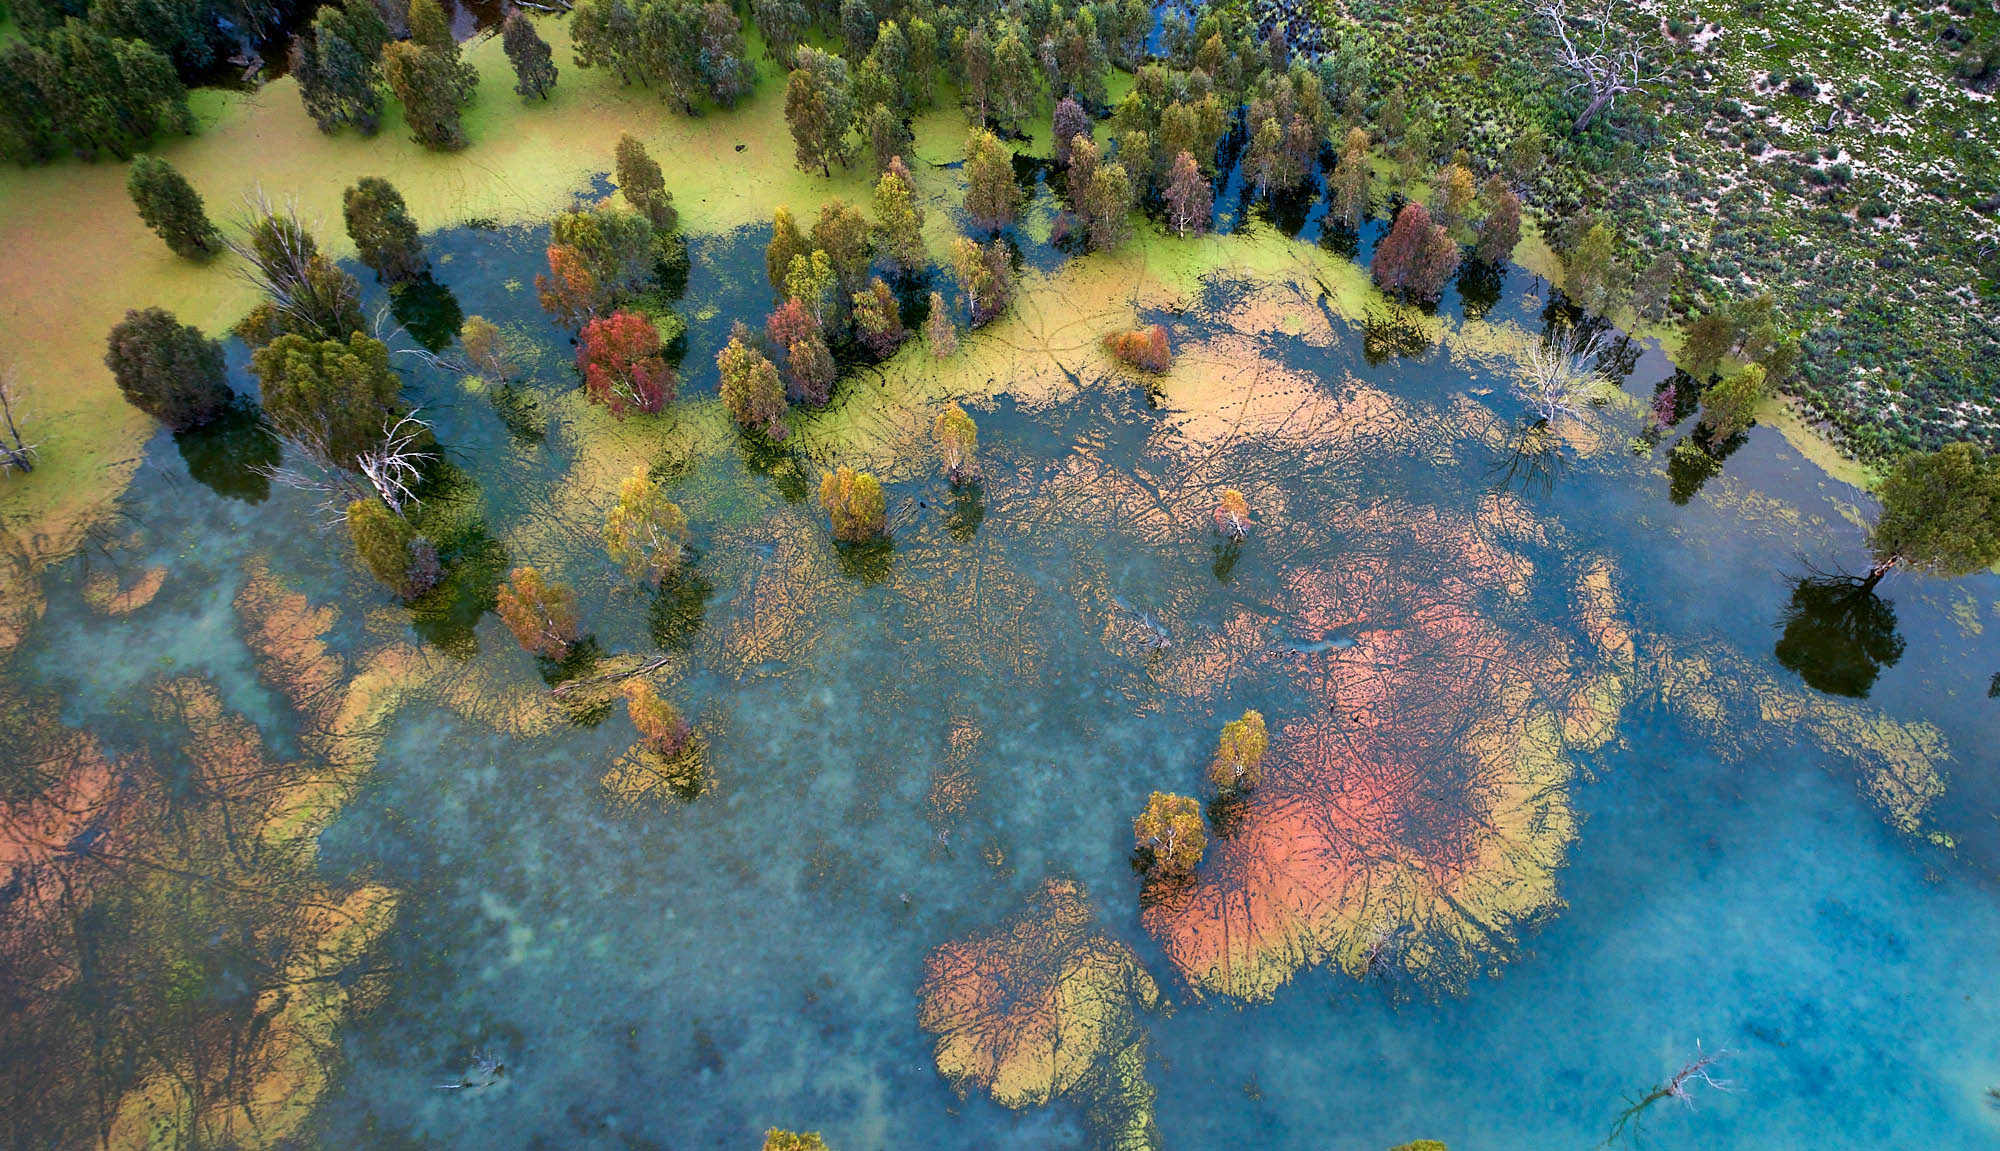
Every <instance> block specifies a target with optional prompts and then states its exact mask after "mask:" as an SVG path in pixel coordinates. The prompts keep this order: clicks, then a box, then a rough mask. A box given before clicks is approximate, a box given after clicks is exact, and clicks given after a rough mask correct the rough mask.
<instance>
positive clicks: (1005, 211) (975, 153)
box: [965, 129, 1021, 231]
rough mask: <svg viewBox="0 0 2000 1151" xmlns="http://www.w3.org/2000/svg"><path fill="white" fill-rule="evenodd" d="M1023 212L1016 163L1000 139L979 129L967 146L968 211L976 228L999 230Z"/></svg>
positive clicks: (966, 201)
mask: <svg viewBox="0 0 2000 1151" xmlns="http://www.w3.org/2000/svg"><path fill="white" fill-rule="evenodd" d="M1020 211H1021V186H1020V185H1019V184H1016V183H1015V182H1014V162H1013V158H1012V156H1011V154H1010V153H1009V152H1008V151H1007V148H1006V146H1005V145H1003V144H1001V143H1000V138H999V137H998V136H995V135H994V134H993V133H991V132H988V131H986V130H985V129H980V130H978V131H975V132H974V133H972V135H971V137H970V138H969V139H968V140H967V141H966V145H965V214H966V215H968V216H970V217H972V224H973V226H974V227H976V228H984V229H986V230H988V231H997V230H999V229H1001V228H1004V227H1007V226H1008V225H1009V224H1012V223H1013V222H1014V217H1015V216H1016V215H1018V214H1019V213H1020Z"/></svg>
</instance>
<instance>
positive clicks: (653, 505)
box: [604, 464, 688, 586]
mask: <svg viewBox="0 0 2000 1151" xmlns="http://www.w3.org/2000/svg"><path fill="white" fill-rule="evenodd" d="M687 540H688V523H687V516H686V515H684V514H682V512H681V509H680V506H679V505H678V504H676V503H674V502H673V501H672V500H670V499H668V498H667V497H666V493H664V492H662V491H661V490H660V485H659V484H658V483H657V482H656V481H655V480H654V479H653V478H652V477H651V476H649V475H647V474H646V468H645V465H643V464H642V465H640V466H638V467H635V468H633V469H632V474H631V475H629V476H627V477H625V480H624V482H623V483H620V484H619V485H618V499H617V501H616V502H615V503H613V504H612V505H611V511H610V513H609V514H607V515H606V516H605V517H604V547H605V550H606V551H608V552H610V553H611V558H612V560H613V561H615V562H616V563H617V564H618V565H619V566H620V567H623V568H624V569H625V573H626V574H627V575H628V576H630V577H631V578H633V579H635V580H638V581H640V582H642V583H648V584H653V585H655V586H657V585H658V584H659V582H660V581H661V580H663V579H665V578H666V577H667V576H669V575H672V574H673V573H674V572H675V571H677V570H678V569H679V568H680V565H681V555H682V552H683V551H684V550H685V549H686V547H687Z"/></svg>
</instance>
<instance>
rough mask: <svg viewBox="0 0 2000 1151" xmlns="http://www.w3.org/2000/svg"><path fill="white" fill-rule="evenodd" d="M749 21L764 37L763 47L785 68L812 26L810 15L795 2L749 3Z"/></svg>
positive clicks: (757, 0) (762, 0) (756, 0)
mask: <svg viewBox="0 0 2000 1151" xmlns="http://www.w3.org/2000/svg"><path fill="white" fill-rule="evenodd" d="M750 19H751V21H752V22H753V23H755V24H756V25H757V30H758V31H759V32H761V33H763V34H764V46H765V48H766V49H768V50H769V52H770V54H771V56H772V57H773V58H775V59H776V60H777V61H778V63H779V64H780V65H781V66H783V67H785V68H790V67H791V66H792V53H793V51H794V50H795V49H797V48H798V46H799V41H801V40H803V39H805V34H806V29H807V28H808V27H810V26H811V25H812V13H810V12H808V11H806V6H805V5H804V4H802V3H800V2H799V0H750Z"/></svg>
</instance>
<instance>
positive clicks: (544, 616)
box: [494, 567, 577, 659]
mask: <svg viewBox="0 0 2000 1151" xmlns="http://www.w3.org/2000/svg"><path fill="white" fill-rule="evenodd" d="M494 606H495V608H496V609H497V610H498V611H499V613H500V620H501V622H502V623H505V624H506V625H507V630H509V631H511V632H513V633H514V638H515V639H516V640H518V641H519V642H520V644H521V647H522V649H523V650H525V651H531V652H533V653H535V654H536V655H539V656H544V657H546V658H548V659H561V658H563V657H564V656H566V655H568V654H569V649H570V645H571V644H574V643H575V642H576V626H577V621H576V596H575V594H574V593H572V592H571V591H570V590H569V589H568V588H566V587H564V586H563V585H561V584H559V583H550V582H548V581H546V580H544V579H543V578H542V573H541V572H539V571H537V570H535V569H534V568H531V567H521V568H515V569H514V570H513V572H512V573H510V574H509V575H508V576H507V582H506V584H504V585H502V587H501V588H500V591H499V594H498V596H497V597H496V602H495V605H494Z"/></svg>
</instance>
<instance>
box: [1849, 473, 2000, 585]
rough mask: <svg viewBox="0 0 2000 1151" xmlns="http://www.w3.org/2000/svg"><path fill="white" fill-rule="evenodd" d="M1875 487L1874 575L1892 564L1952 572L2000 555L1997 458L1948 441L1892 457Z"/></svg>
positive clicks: (1959, 573)
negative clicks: (1878, 507) (1878, 501)
mask: <svg viewBox="0 0 2000 1151" xmlns="http://www.w3.org/2000/svg"><path fill="white" fill-rule="evenodd" d="M1876 494H1877V495H1878V496H1880V497H1881V500H1882V511H1881V514H1879V515H1878V516H1876V518H1875V530H1874V532H1873V534H1872V535H1871V536H1870V538H1869V543H1868V546H1869V548H1870V550H1872V551H1873V552H1874V553H1875V563H1876V572H1875V576H1876V577H1877V578H1879V577H1880V574H1881V573H1882V572H1884V571H1887V570H1888V568H1889V567H1891V566H1893V565H1896V564H1905V565H1907V566H1909V567H1912V568H1915V569H1917V570H1918V571H1921V572H1924V573H1926V574H1929V575H1934V576H1945V577H1951V578H1956V577H1958V576H1963V575H1970V574H1971V573H1973V572H1976V571H1978V570H1979V569H1981V568H1983V567H1987V566H1989V565H1991V564H1993V563H1995V562H2000V459H1995V458H1993V457H1990V456H1988V455H1986V454H1985V453H1983V452H1981V451H1980V450H1979V449H1978V448H1977V447H1974V446H1973V445H1971V444H1968V443H1954V444H1946V445H1945V446H1944V447H1942V448H1939V449H1938V450H1937V451H1934V452H1921V453H1917V454H1914V455H1909V456H1904V457H1903V458H1902V459H1900V460H1898V461H1896V464H1895V466H1894V467H1892V468H1891V469H1890V470H1889V474H1888V476H1887V477H1886V478H1884V479H1883V481H1882V486H1881V488H1880V489H1879V490H1878V491H1877V493H1876Z"/></svg>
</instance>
